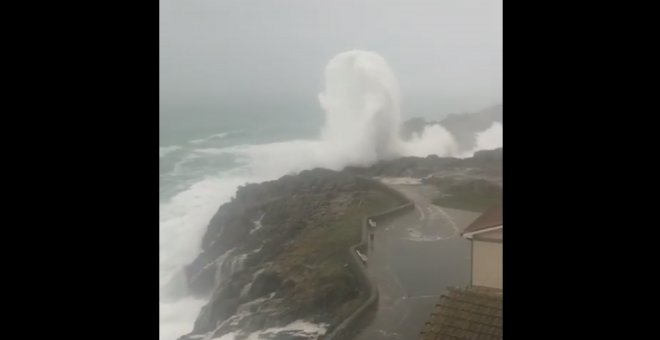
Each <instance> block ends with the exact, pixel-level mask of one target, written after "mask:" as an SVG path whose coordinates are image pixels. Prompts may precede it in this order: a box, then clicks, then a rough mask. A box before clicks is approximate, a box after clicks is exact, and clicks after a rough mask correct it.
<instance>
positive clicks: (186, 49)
mask: <svg viewBox="0 0 660 340" xmlns="http://www.w3.org/2000/svg"><path fill="white" fill-rule="evenodd" d="M160 3H161V13H160V16H161V23H160V92H161V99H160V103H161V120H163V121H164V123H162V124H167V122H168V121H175V122H177V123H178V122H180V119H179V118H180V117H181V116H183V115H185V117H186V118H187V120H191V121H195V120H199V121H200V122H206V121H207V119H206V117H209V116H213V117H220V118H222V116H223V115H235V114H236V113H237V111H238V112H240V113H241V114H242V115H243V116H244V117H245V118H246V120H247V121H250V119H255V118H257V117H259V116H260V115H261V114H263V112H261V111H263V108H271V107H274V110H273V111H275V112H278V111H282V112H285V113H286V115H293V116H294V117H296V116H300V118H301V119H303V120H307V121H310V122H313V123H314V124H317V122H321V121H322V116H323V112H322V110H321V109H320V107H319V105H318V98H317V95H318V93H319V92H320V91H321V90H322V88H323V69H324V67H325V65H326V64H327V63H328V61H329V60H330V59H331V58H332V57H333V56H335V55H336V54H338V53H340V52H344V51H347V50H352V49H364V50H371V51H374V52H376V53H378V54H380V55H382V56H383V57H384V58H385V59H386V60H387V62H388V63H389V64H390V66H391V68H392V70H393V71H394V73H395V74H396V75H397V77H398V81H399V84H400V86H401V94H402V104H401V109H402V116H403V117H413V116H423V117H433V118H438V117H442V116H445V115H447V114H451V113H465V112H474V111H479V110H481V109H484V108H486V107H489V106H492V105H496V104H499V103H501V102H502V3H501V1H499V0H497V1H490V0H468V1H457V0H451V1H382V0H378V1H375V0H370V1H364V0H363V1H332V2H323V1H301V0H286V1H277V2H271V1H268V2H264V1H253V0H248V1H234V0H226V1H210V0H200V1H176V0H161V1H160ZM298 120H300V119H298ZM162 124H161V125H162ZM310 124H311V123H310Z"/></svg>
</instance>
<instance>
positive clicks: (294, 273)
mask: <svg viewBox="0 0 660 340" xmlns="http://www.w3.org/2000/svg"><path fill="white" fill-rule="evenodd" d="M501 171H502V149H497V150H493V151H483V152H478V153H476V154H475V156H474V157H472V158H468V159H456V158H440V157H435V156H429V157H426V158H417V157H406V158H400V159H397V160H393V161H385V162H379V163H377V164H375V165H373V166H371V167H368V168H347V169H345V170H343V171H339V172H338V171H331V170H324V169H314V170H308V171H303V172H301V173H299V174H297V175H289V176H284V177H282V178H280V179H278V180H275V181H269V182H264V183H259V184H247V185H245V186H242V187H240V188H239V190H238V191H237V193H236V196H235V198H233V199H232V200H231V201H230V202H228V203H226V204H224V205H222V206H221V207H220V208H219V210H218V212H217V213H216V214H215V216H214V217H213V218H212V219H211V221H210V223H209V226H208V228H207V230H206V233H205V234H204V237H203V239H202V249H201V252H200V254H199V255H198V256H197V258H196V259H195V260H194V261H193V262H192V263H190V264H189V265H188V266H187V267H186V268H185V272H184V276H185V282H186V284H187V290H188V293H189V294H192V295H195V296H198V297H203V298H206V299H208V301H209V302H208V303H207V304H206V305H205V306H204V307H203V308H202V310H201V311H200V313H199V315H198V317H197V319H196V322H195V325H194V329H193V331H192V332H191V333H190V334H187V335H184V336H182V337H181V338H180V340H192V339H201V338H204V337H206V336H211V338H215V337H220V336H222V335H224V334H227V333H232V334H235V335H236V338H237V339H241V338H246V337H247V335H249V334H250V333H252V332H256V331H262V330H265V329H272V328H278V327H280V328H281V327H284V326H286V325H290V324H292V323H294V322H298V321H300V320H304V321H306V322H309V323H313V324H317V325H323V326H324V327H327V328H332V327H334V326H335V325H337V324H339V323H340V322H341V321H342V320H343V319H344V318H346V317H347V316H348V315H350V314H351V313H352V312H353V311H354V310H355V309H356V308H357V307H358V306H359V305H360V304H361V303H362V302H363V301H364V300H366V298H367V296H366V292H364V291H363V290H362V289H360V287H361V286H360V284H359V281H358V277H356V273H355V271H353V270H350V268H349V266H348V263H349V261H350V260H351V259H350V258H349V257H348V252H347V249H348V248H349V247H350V246H351V245H353V244H356V243H358V242H359V241H360V237H361V223H362V221H363V218H364V216H366V215H369V214H373V213H376V212H380V211H384V210H387V209H389V208H392V207H395V206H397V205H399V204H400V203H401V200H400V198H399V197H396V195H392V193H391V192H388V190H385V189H384V188H383V187H382V186H379V185H377V184H374V183H375V182H374V181H370V180H365V179H364V177H377V176H390V177H416V178H424V181H426V182H427V183H431V184H434V185H437V186H438V187H439V188H441V189H442V190H441V191H442V192H445V193H448V194H446V195H445V196H447V197H452V195H454V196H455V197H459V198H460V197H469V196H470V195H472V194H474V193H475V192H477V193H479V192H482V191H484V190H485V192H488V193H489V194H492V195H494V197H495V196H497V195H498V193H499V195H500V196H501ZM475 183H477V184H475ZM484 188H486V189H484ZM498 188H499V190H500V191H498ZM449 201H452V200H451V199H449ZM455 201H460V200H459V199H457V200H455ZM273 336H274V337H273V339H307V338H309V335H305V334H296V333H295V332H289V333H286V332H281V334H280V335H273Z"/></svg>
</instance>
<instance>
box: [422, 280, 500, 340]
mask: <svg viewBox="0 0 660 340" xmlns="http://www.w3.org/2000/svg"><path fill="white" fill-rule="evenodd" d="M420 339H421V340H444V339H459V340H461V339H465V340H468V339H470V340H472V339H476V340H497V339H502V290H499V289H494V288H487V287H468V288H465V289H455V288H450V290H449V294H447V295H443V296H441V297H440V300H439V301H438V303H437V304H436V307H435V310H434V311H433V313H431V319H430V321H428V322H427V323H426V325H425V328H424V331H422V332H421V337H420Z"/></svg>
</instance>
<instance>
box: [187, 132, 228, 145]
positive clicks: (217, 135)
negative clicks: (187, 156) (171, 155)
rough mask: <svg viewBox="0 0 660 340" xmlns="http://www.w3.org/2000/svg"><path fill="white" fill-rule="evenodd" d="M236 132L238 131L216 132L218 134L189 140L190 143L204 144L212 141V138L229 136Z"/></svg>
mask: <svg viewBox="0 0 660 340" xmlns="http://www.w3.org/2000/svg"><path fill="white" fill-rule="evenodd" d="M234 133H236V132H235V131H229V132H221V133H216V134H213V135H210V136H208V137H204V138H200V139H193V140H191V141H189V142H188V143H190V144H202V143H204V142H208V141H211V140H217V139H223V138H225V137H227V136H229V135H230V134H234Z"/></svg>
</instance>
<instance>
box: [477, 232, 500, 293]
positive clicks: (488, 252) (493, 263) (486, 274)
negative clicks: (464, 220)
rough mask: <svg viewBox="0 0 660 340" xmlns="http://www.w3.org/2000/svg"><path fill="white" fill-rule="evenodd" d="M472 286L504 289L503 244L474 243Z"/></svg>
mask: <svg viewBox="0 0 660 340" xmlns="http://www.w3.org/2000/svg"><path fill="white" fill-rule="evenodd" d="M472 285H473V286H485V287H492V288H498V289H502V243H501V242H500V243H497V242H484V241H477V240H473V241H472Z"/></svg>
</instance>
